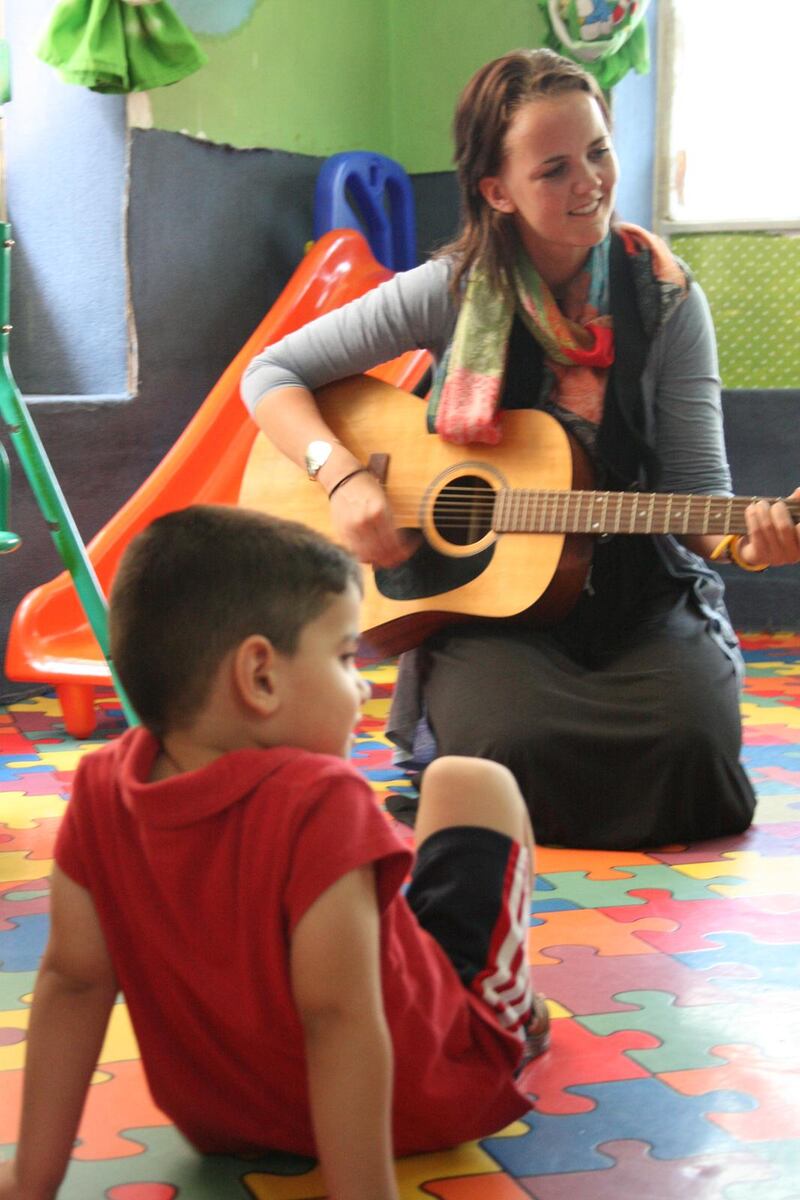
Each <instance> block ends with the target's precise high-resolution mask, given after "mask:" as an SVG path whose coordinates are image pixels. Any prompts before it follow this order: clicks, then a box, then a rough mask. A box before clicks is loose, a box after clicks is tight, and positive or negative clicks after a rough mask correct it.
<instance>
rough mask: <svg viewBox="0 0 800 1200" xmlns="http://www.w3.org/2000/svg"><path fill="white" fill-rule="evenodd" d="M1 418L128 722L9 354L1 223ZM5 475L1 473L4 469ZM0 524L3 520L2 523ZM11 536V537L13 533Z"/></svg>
mask: <svg viewBox="0 0 800 1200" xmlns="http://www.w3.org/2000/svg"><path fill="white" fill-rule="evenodd" d="M0 243H1V244H0V416H1V417H2V419H3V421H4V422H5V427H6V430H7V432H8V435H9V438H10V441H11V444H12V445H13V447H14V449H15V450H16V452H17V455H18V457H19V460H20V462H21V463H22V467H23V470H24V471H25V474H26V475H27V478H28V482H29V483H30V485H31V488H32V490H33V494H34V496H35V497H36V502H37V504H38V505H39V509H40V510H41V513H42V516H43V517H44V519H45V522H46V523H47V527H48V529H49V530H50V534H51V536H52V538H53V541H54V542H55V546H56V549H57V551H58V553H59V555H60V557H61V561H62V562H63V563H64V566H65V567H66V568H67V570H68V571H69V573H70V575H71V576H72V581H73V583H74V585H75V590H76V592H77V593H78V599H79V600H80V602H81V604H82V606H83V609H84V612H85V613H86V616H87V619H88V621H89V625H90V626H91V629H92V632H93V633H94V636H95V637H96V638H97V641H98V643H99V645H100V649H101V650H102V652H103V655H104V656H105V660H106V662H107V663H108V668H109V670H110V672H111V678H112V680H113V683H114V687H115V689H116V692H117V696H118V697H119V700H120V703H121V705H122V710H123V712H124V714H125V717H126V719H127V721H128V723H129V724H131V725H136V724H138V718H137V717H136V714H135V712H134V711H133V709H132V707H131V705H130V701H129V700H128V698H127V696H126V695H125V691H124V689H123V687H122V685H121V684H120V682H119V679H118V678H117V674H116V671H115V670H114V664H113V662H112V661H111V654H110V649H109V641H108V606H107V604H106V599H105V596H104V595H103V592H102V589H101V587H100V583H99V581H98V579H97V575H96V574H95V570H94V567H93V566H92V564H91V562H90V560H89V556H88V555H87V553H86V547H85V546H84V544H83V541H82V540H81V536H80V534H79V533H78V529H77V527H76V525H75V522H74V520H73V518H72V514H71V512H70V511H69V508H68V506H67V502H66V500H65V499H64V495H63V493H62V491H61V487H60V486H59V483H58V480H57V479H56V476H55V472H54V471H53V468H52V466H51V464H50V461H49V459H48V457H47V454H46V452H45V449H44V446H43V445H42V442H41V440H40V438H39V434H38V433H37V431H36V427H35V426H34V424H33V421H32V419H31V415H30V413H29V412H28V408H27V405H26V404H25V401H24V400H23V398H22V396H21V395H20V391H19V388H18V387H17V385H16V383H15V381H14V376H13V374H12V371H11V365H10V363H9V358H8V343H9V335H10V333H11V328H12V327H11V325H10V324H9V311H10V293H11V286H10V283H11V250H12V247H13V245H14V242H13V239H12V237H11V226H10V225H9V224H8V223H7V222H0ZM0 473H1V472H0ZM0 524H1V522H0ZM11 536H13V535H11Z"/></svg>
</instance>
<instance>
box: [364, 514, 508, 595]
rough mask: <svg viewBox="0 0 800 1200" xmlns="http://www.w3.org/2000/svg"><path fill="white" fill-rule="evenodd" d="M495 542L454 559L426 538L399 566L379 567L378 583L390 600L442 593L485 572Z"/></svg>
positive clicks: (376, 579)
mask: <svg viewBox="0 0 800 1200" xmlns="http://www.w3.org/2000/svg"><path fill="white" fill-rule="evenodd" d="M409 532H411V533H415V532H417V531H416V530H414V531H409ZM495 545H496V543H493V544H492V545H490V546H486V547H484V549H483V550H479V551H478V552H477V553H476V554H472V555H470V556H469V557H460V558H451V557H450V556H449V555H447V554H440V553H439V551H438V550H434V548H433V547H432V546H431V545H430V544H429V543H428V542H426V541H424V540H423V541H422V542H421V543H420V545H419V547H418V548H417V549H416V550H415V551H414V553H413V554H412V555H411V557H410V558H408V559H406V561H405V562H404V563H401V564H400V565H399V566H398V567H376V568H375V571H374V579H375V586H376V587H377V589H378V591H379V592H380V593H381V595H382V596H385V597H386V599H387V600H423V599H427V598H429V597H430V596H439V595H441V594H442V593H443V592H450V591H452V590H453V589H454V588H458V587H463V586H464V584H466V583H471V582H472V581H473V579H477V578H478V577H479V576H480V575H482V574H483V572H484V571H485V570H486V568H487V567H488V566H489V564H490V563H491V561H492V557H493V555H494V551H495Z"/></svg>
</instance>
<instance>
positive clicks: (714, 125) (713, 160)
mask: <svg viewBox="0 0 800 1200" xmlns="http://www.w3.org/2000/svg"><path fill="white" fill-rule="evenodd" d="M797 11H798V5H797V0H770V3H769V4H763V5H754V4H753V3H752V0H725V3H724V4H721V3H717V2H715V0H661V4H660V5H659V17H660V28H659V44H660V62H659V113H660V129H659V163H660V170H659V172H658V179H657V185H656V213H657V217H658V219H659V226H660V228H661V230H662V232H665V233H670V232H677V231H678V230H682V231H686V232H688V231H690V230H694V231H697V232H699V231H700V230H703V229H704V230H725V229H728V230H731V229H738V230H746V229H749V230H759V229H761V230H764V229H787V230H788V229H795V230H800V152H799V151H798V149H797V141H796V137H795V132H794V131H795V125H796V109H797V99H796V97H797V84H796V76H797V38H796V28H797Z"/></svg>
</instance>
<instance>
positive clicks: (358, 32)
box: [150, 0, 389, 156]
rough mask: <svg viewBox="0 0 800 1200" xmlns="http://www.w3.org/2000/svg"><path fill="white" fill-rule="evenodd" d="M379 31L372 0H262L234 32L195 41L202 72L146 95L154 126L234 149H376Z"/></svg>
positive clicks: (380, 12)
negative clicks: (201, 55)
mask: <svg viewBox="0 0 800 1200" xmlns="http://www.w3.org/2000/svg"><path fill="white" fill-rule="evenodd" d="M386 25H387V19H386V13H385V9H384V6H383V4H382V3H376V0H262V2H261V3H260V4H258V5H257V7H256V9H255V11H254V13H253V16H252V18H251V19H250V21H249V22H248V23H247V24H246V25H245V26H244V27H243V28H242V29H241V30H239V31H238V32H236V33H234V34H232V35H230V36H226V37H203V36H198V41H199V42H200V43H201V45H202V46H203V49H204V50H205V51H206V53H207V54H208V64H207V65H206V66H205V67H203V68H202V69H201V70H199V71H197V72H196V73H195V74H194V75H192V76H190V77H189V78H188V79H185V80H183V81H182V82H181V83H177V84H174V85H173V86H172V87H169V88H160V89H158V90H156V91H153V92H151V93H150V101H151V105H152V113H153V124H154V126H155V128H157V129H163V130H168V131H170V132H183V133H188V134H190V135H191V136H193V137H203V138H207V139H209V140H210V141H213V142H218V143H222V144H227V145H231V146H236V147H239V148H250V147H267V148H269V149H274V150H289V151H292V152H294V153H300V154H315V155H325V156H327V155H328V154H332V153H335V152H336V151H337V150H341V149H344V148H345V146H352V145H353V144H354V143H358V144H363V145H365V146H368V147H369V148H373V147H374V148H376V149H377V148H383V147H385V146H386V144H387V142H388V140H389V119H388V113H387V109H386V105H385V103H384V102H383V98H382V97H381V96H380V95H379V96H378V98H377V102H376V101H375V97H374V93H375V91H376V87H377V85H378V81H380V80H382V79H385V78H386V76H387V73H388V53H387V38H386V33H385V31H386Z"/></svg>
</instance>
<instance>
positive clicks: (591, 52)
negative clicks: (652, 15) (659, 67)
mask: <svg viewBox="0 0 800 1200" xmlns="http://www.w3.org/2000/svg"><path fill="white" fill-rule="evenodd" d="M538 4H539V7H540V8H541V10H542V12H543V13H544V17H545V20H546V22H547V45H548V46H549V47H550V48H551V49H552V50H557V51H558V52H559V54H565V55H566V56H567V58H571V59H573V60H574V61H575V62H578V63H580V65H581V66H582V67H583V68H584V69H585V70H586V71H590V72H591V74H592V75H594V77H595V79H596V80H597V82H598V83H599V85H600V87H601V88H603V90H604V91H608V89H609V88H612V87H614V85H615V84H617V83H619V81H620V79H622V78H623V76H625V75H627V73H628V71H631V70H633V71H637V72H638V73H639V74H640V75H644V74H646V73H647V71H649V70H650V51H649V45H648V39H647V25H646V23H645V22H644V20H643V19H642V18H643V17H644V14H645V13H646V11H647V9H648V7H649V5H650V0H538Z"/></svg>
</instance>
